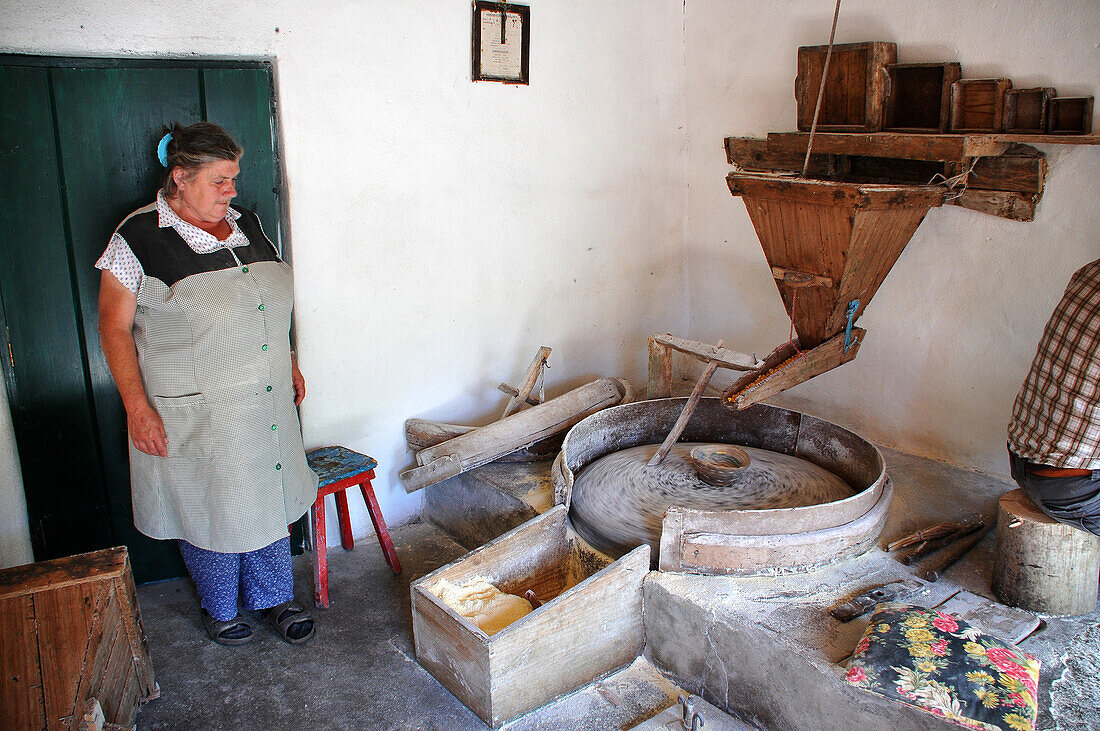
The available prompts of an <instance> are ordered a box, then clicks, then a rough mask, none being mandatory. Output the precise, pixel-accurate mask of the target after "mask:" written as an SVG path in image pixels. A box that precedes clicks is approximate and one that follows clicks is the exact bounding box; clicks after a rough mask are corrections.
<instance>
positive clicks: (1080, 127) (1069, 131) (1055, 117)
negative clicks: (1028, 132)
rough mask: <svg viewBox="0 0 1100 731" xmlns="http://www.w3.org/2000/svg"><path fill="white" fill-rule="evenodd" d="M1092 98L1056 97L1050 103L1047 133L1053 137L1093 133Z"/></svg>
mask: <svg viewBox="0 0 1100 731" xmlns="http://www.w3.org/2000/svg"><path fill="white" fill-rule="evenodd" d="M1092 101H1093V99H1092V97H1091V96H1056V97H1054V98H1053V99H1051V100H1050V101H1049V102H1048V106H1047V109H1048V113H1047V131H1048V132H1049V133H1050V134H1052V135H1087V134H1089V133H1090V132H1092Z"/></svg>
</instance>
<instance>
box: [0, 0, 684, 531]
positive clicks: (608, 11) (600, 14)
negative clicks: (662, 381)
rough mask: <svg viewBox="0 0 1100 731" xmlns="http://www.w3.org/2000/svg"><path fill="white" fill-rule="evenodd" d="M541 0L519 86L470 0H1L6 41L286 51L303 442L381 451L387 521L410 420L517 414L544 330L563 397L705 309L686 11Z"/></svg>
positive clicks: (130, 49)
mask: <svg viewBox="0 0 1100 731" xmlns="http://www.w3.org/2000/svg"><path fill="white" fill-rule="evenodd" d="M529 4H530V5H531V26H532V41H531V85H530V87H514V86H505V85H501V84H491V83H477V84H474V83H471V81H470V24H471V10H470V7H471V6H470V3H469V2H465V1H463V2H443V1H442V0H432V1H422V2H416V3H401V2H388V1H387V2H382V1H380V0H369V1H367V0H356V1H350V0H348V1H345V2H326V3H303V2H296V1H295V0H274V1H266V2H259V1H256V0H244V1H242V2H237V3H231V4H228V5H222V6H219V7H218V8H217V9H216V10H215V9H213V8H212V6H211V5H210V4H209V3H206V2H200V1H199V0H173V1H172V2H165V1H163V0H161V1H157V2H140V3H139V2H133V1H130V0H98V1H97V0H72V1H70V2H65V3H56V2H52V1H45V0H23V1H22V2H18V3H16V2H12V0H0V9H2V13H3V17H4V21H3V23H2V24H0V51H6V52H24V53H36V54H51V55H94V56H120V55H121V56H125V55H136V56H183V55H192V54H193V55H196V56H200V57H227V56H229V57H233V56H240V57H260V56H267V57H275V58H276V59H277V64H278V71H277V73H278V88H279V102H280V119H281V124H282V135H283V139H284V143H285V147H284V151H285V167H286V174H287V177H288V182H289V189H290V198H289V200H290V218H291V221H290V224H291V233H292V236H291V256H292V259H293V264H294V268H295V275H296V304H297V310H296V313H297V314H296V317H297V336H298V351H299V359H300V362H301V365H302V369H303V371H304V372H305V375H306V378H307V383H308V391H309V393H308V397H307V400H306V401H305V403H304V404H303V408H302V423H303V430H304V434H305V440H306V444H307V446H309V447H312V446H320V445H324V444H332V443H339V444H343V445H346V446H348V447H350V448H353V449H356V450H359V451H362V452H366V453H368V454H371V455H373V456H374V457H376V458H377V459H378V460H379V462H380V468H379V470H378V471H377V472H378V479H377V480H376V481H375V489H376V492H377V493H378V498H379V502H380V503H381V506H382V509H383V512H384V513H385V515H386V518H387V520H388V521H390V522H391V523H396V522H400V521H402V520H405V519H408V518H409V517H410V516H413V515H414V514H415V513H416V512H417V510H418V507H419V496H417V495H413V496H406V494H405V492H404V490H403V489H402V487H401V486H400V483H399V481H398V479H397V473H398V471H399V470H400V469H403V468H405V467H407V466H410V465H411V464H412V456H411V455H410V454H407V453H406V451H405V446H404V439H403V433H402V424H403V422H404V420H405V419H406V418H408V417H410V416H425V417H432V418H438V419H444V420H451V421H457V422H462V421H477V420H482V421H484V420H486V419H488V418H489V417H490V416H491V415H495V414H498V413H499V410H500V409H501V408H502V407H503V403H504V397H503V395H502V394H500V393H499V392H498V391H496V390H495V387H496V385H497V384H498V383H499V382H501V381H506V380H507V381H513V382H514V381H516V380H518V378H519V377H520V375H521V374H522V372H523V370H524V369H525V368H526V366H527V364H528V362H529V361H530V359H531V358H532V357H533V356H534V354H535V351H536V349H537V348H538V346H540V345H548V346H550V347H551V348H553V354H552V355H551V358H550V363H551V366H552V369H551V370H550V372H549V375H548V388H547V395H548V396H553V395H557V394H558V393H560V392H563V391H565V390H567V389H568V388H571V387H573V386H576V385H579V384H580V383H581V382H583V381H584V380H586V379H589V378H592V377H595V376H599V375H622V376H626V377H629V378H631V379H633V380H634V381H635V382H638V383H644V369H645V363H646V353H645V338H646V336H647V335H648V334H649V333H650V332H652V331H655V330H671V331H677V332H678V331H683V330H684V329H685V327H686V325H687V318H686V310H685V307H684V305H683V300H684V287H683V279H682V255H681V246H682V242H683V238H684V215H685V206H686V189H687V186H686V183H685V179H684V173H683V171H684V154H685V151H684V146H683V139H684V131H683V128H682V127H683V120H684V116H685V112H684V79H683V73H684V69H683V30H682V28H683V8H682V6H681V4H680V3H679V2H673V1H670V0H646V1H645V2H637V1H632V0H602V1H601V2H599V3H580V2H571V3H561V2H550V1H548V0H543V1H541V2H540V1H539V0H532V1H531V2H529ZM11 450H12V445H11V440H10V439H7V440H4V438H3V437H2V436H0V452H3V454H4V455H5V457H7V456H8V455H10V452H11ZM15 489H18V486H17V485H16V484H15V483H14V482H12V483H11V487H10V488H9V492H10V491H12V490H15ZM20 494H21V491H20ZM351 502H352V505H353V522H354V523H355V528H356V533H357V534H363V533H367V534H369V533H370V530H371V529H370V523H369V521H368V520H367V518H366V513H365V510H364V509H363V508H362V505H361V501H358V500H356V499H353V500H352V501H351ZM332 512H333V511H330V518H331V520H330V525H329V527H330V533H331V532H332V531H333V528H334V518H335V516H334V515H332Z"/></svg>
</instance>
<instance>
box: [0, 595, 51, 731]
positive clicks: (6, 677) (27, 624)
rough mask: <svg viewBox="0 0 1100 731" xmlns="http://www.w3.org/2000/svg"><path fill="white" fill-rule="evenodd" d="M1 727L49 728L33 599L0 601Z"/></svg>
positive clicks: (8, 598) (21, 598)
mask: <svg viewBox="0 0 1100 731" xmlns="http://www.w3.org/2000/svg"><path fill="white" fill-rule="evenodd" d="M0 627H3V628H4V630H3V632H4V641H3V642H0V727H3V728H9V729H24V728H25V729H40V728H45V726H46V716H45V712H46V709H45V702H44V699H43V693H42V677H41V673H40V671H39V666H38V642H37V638H36V636H35V621H34V602H33V600H32V599H31V597H30V596H12V597H7V598H4V599H0Z"/></svg>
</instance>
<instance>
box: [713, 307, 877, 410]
mask: <svg viewBox="0 0 1100 731" xmlns="http://www.w3.org/2000/svg"><path fill="white" fill-rule="evenodd" d="M866 334H867V333H866V331H865V330H864V329H862V328H858V327H854V328H852V338H853V340H854V342H853V344H852V346H851V347H850V348H849V349H848V352H847V353H845V352H844V335H843V333H842V334H840V335H837V336H836V337H833V338H831V339H829V340H826V341H825V342H824V343H822V344H821V345H819V346H817V347H816V348H814V349H813V350H807V351H805V352H803V353H802V355H800V356H798V357H797V358H795V359H794V360H792V361H790V362H788V363H787V365H781V366H780V367H779V368H777V369H775V370H773V371H770V372H768V373H767V374H765V375H764V377H763V378H761V379H760V380H759V381H757V382H755V383H753V384H752V385H750V386H747V387H745V388H744V389H743V390H741V391H740V392H731V391H730V390H727V391H726V393H725V394H723V398H724V399H725V400H726V402H727V403H728V404H731V405H733V406H734V408H736V409H738V410H740V409H746V408H748V407H749V406H752V405H753V404H756V403H759V402H761V401H763V400H764V399H767V398H771V397H772V396H774V395H776V394H777V393H780V392H782V391H785V390H787V389H788V388H791V387H792V386H797V385H798V384H800V383H803V382H805V381H808V380H810V379H811V378H813V377H814V376H819V375H821V374H822V373H825V372H826V371H830V370H832V369H833V368H836V367H837V366H841V365H844V364H845V363H847V362H848V361H850V360H852V359H853V358H855V357H856V355H857V354H858V353H859V347H860V345H862V343H863V337H864V336H865V335H866Z"/></svg>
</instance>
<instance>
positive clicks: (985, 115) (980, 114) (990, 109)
mask: <svg viewBox="0 0 1100 731" xmlns="http://www.w3.org/2000/svg"><path fill="white" fill-rule="evenodd" d="M1011 88H1012V81H1010V80H1009V79H959V80H958V81H956V82H955V83H954V84H952V85H951V131H952V132H1000V131H1001V130H1002V129H1003V128H1004V109H1005V92H1006V91H1008V90H1009V89H1011Z"/></svg>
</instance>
